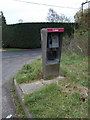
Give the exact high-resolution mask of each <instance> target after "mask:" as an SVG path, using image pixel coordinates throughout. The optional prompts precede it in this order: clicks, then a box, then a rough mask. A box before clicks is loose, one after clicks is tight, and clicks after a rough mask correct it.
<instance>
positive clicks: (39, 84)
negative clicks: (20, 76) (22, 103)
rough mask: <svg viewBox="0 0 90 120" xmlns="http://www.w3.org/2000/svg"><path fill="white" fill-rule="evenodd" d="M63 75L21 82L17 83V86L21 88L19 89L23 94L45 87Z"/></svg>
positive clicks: (60, 78) (61, 78)
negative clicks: (49, 78)
mask: <svg viewBox="0 0 90 120" xmlns="http://www.w3.org/2000/svg"><path fill="white" fill-rule="evenodd" d="M63 79H64V77H62V76H59V77H57V78H55V79H53V80H44V79H41V80H40V81H36V82H33V83H23V84H19V87H20V89H21V91H22V92H23V94H30V93H33V92H35V91H37V90H39V89H41V88H43V87H45V86H46V85H49V84H52V83H57V82H58V81H60V80H63Z"/></svg>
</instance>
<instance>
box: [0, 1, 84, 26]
mask: <svg viewBox="0 0 90 120" xmlns="http://www.w3.org/2000/svg"><path fill="white" fill-rule="evenodd" d="M21 1H26V2H33V3H39V4H40V5H39V4H31V3H24V2H20V1H16V0H0V11H3V13H4V16H5V18H6V22H7V24H15V23H19V20H20V19H22V20H23V22H46V21H47V20H46V16H47V14H48V10H49V8H52V9H53V10H54V11H56V12H57V13H58V14H60V13H62V14H65V15H66V16H67V17H70V18H71V20H72V21H73V20H74V19H73V17H74V15H75V13H76V12H77V11H78V10H79V9H80V7H81V4H82V2H86V0H21ZM41 4H47V5H52V6H46V5H41ZM53 6H57V7H53ZM59 6H60V7H59ZM77 8H78V9H77Z"/></svg>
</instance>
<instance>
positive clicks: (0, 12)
mask: <svg viewBox="0 0 90 120" xmlns="http://www.w3.org/2000/svg"><path fill="white" fill-rule="evenodd" d="M0 20H1V22H2V24H6V19H5V17H4V15H3V12H2V11H0Z"/></svg>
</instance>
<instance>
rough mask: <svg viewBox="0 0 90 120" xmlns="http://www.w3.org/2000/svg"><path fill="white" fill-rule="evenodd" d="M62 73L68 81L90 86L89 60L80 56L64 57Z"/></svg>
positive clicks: (61, 66)
mask: <svg viewBox="0 0 90 120" xmlns="http://www.w3.org/2000/svg"><path fill="white" fill-rule="evenodd" d="M60 72H61V73H63V74H64V76H65V77H66V78H67V80H68V81H69V82H70V81H71V82H73V83H78V84H81V85H83V86H86V87H87V86H88V58H87V57H85V56H84V57H83V56H78V55H75V54H73V55H69V56H67V55H63V56H62V58H61V65H60Z"/></svg>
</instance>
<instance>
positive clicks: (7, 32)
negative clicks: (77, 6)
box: [2, 22, 75, 48]
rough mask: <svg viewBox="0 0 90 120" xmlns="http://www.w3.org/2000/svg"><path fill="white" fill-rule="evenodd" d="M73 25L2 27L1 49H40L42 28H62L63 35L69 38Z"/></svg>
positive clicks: (24, 24) (30, 24)
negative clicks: (63, 30)
mask: <svg viewBox="0 0 90 120" xmlns="http://www.w3.org/2000/svg"><path fill="white" fill-rule="evenodd" d="M74 27H75V23H49V22H48V23H19V24H12V25H3V29H2V47H3V48H40V47H41V40H40V39H41V35H40V30H41V29H42V28H64V29H65V32H64V35H68V36H71V34H72V33H73V32H74Z"/></svg>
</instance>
